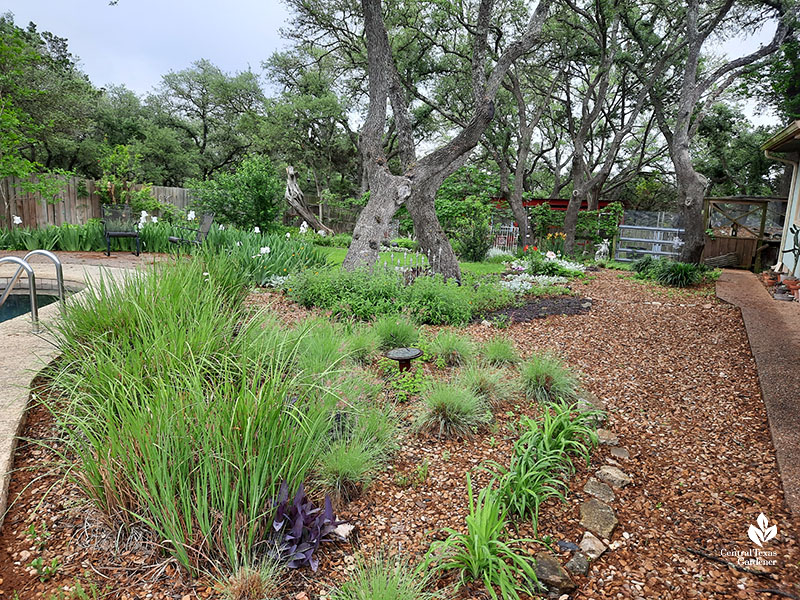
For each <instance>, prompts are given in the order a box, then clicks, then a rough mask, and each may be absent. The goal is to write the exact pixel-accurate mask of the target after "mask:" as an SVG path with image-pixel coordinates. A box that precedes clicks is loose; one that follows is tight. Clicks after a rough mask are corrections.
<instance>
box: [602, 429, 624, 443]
mask: <svg viewBox="0 0 800 600" xmlns="http://www.w3.org/2000/svg"><path fill="white" fill-rule="evenodd" d="M597 439H598V440H600V443H601V444H608V445H609V446H616V445H617V444H619V438H618V437H617V434H616V433H614V432H613V431H609V430H608V429H598V430H597Z"/></svg>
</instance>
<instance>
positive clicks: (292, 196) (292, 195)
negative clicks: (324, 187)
mask: <svg viewBox="0 0 800 600" xmlns="http://www.w3.org/2000/svg"><path fill="white" fill-rule="evenodd" d="M284 197H285V198H286V202H288V203H289V206H291V207H292V208H293V209H295V210H296V211H297V214H299V215H300V216H301V217H303V219H305V221H306V223H308V224H309V226H311V227H313V228H314V231H324V232H325V233H326V234H327V235H333V233H334V232H333V229H331V228H330V227H328V226H327V225H323V224H322V222H321V221H320V220H319V219H317V217H316V215H315V214H314V213H313V212H311V210H310V209H309V208H308V206H306V201H305V196H304V195H303V190H301V189H300V186H299V185H298V184H297V173H295V170H294V167H291V166H290V167H286V193H285V194H284Z"/></svg>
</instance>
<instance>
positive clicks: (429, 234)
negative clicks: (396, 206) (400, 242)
mask: <svg viewBox="0 0 800 600" xmlns="http://www.w3.org/2000/svg"><path fill="white" fill-rule="evenodd" d="M431 188H432V186H431V187H428V188H427V189H425V190H420V192H419V193H416V194H414V195H413V196H412V197H411V198H409V199H408V200H407V201H406V208H407V209H408V212H409V214H410V215H411V219H412V220H413V221H414V233H415V234H416V236H417V241H418V242H419V245H420V247H421V249H422V251H423V252H424V253H425V254H426V255H427V256H428V257H429V260H430V263H431V269H432V270H433V271H434V272H435V273H441V274H442V275H443V276H444V278H445V279H455V280H456V281H459V282H460V281H461V267H459V265H458V258H457V257H456V254H455V252H453V246H452V245H451V244H450V240H448V239H447V235H445V232H444V229H443V228H442V225H441V223H439V217H437V216H436V206H435V203H434V198H435V195H436V189H431ZM437 188H438V186H437Z"/></svg>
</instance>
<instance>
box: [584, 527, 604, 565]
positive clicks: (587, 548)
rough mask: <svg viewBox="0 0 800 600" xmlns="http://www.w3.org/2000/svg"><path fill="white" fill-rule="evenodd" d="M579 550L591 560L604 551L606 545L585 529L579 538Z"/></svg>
mask: <svg viewBox="0 0 800 600" xmlns="http://www.w3.org/2000/svg"><path fill="white" fill-rule="evenodd" d="M579 546H580V549H581V552H583V554H585V555H586V556H588V557H589V559H591V560H597V559H598V558H600V556H602V554H603V552H605V551H606V549H607V548H606V545H605V544H604V543H603V542H601V541H600V540H598V539H597V537H595V536H594V535H593V534H592V533H591V532H589V531H587V532H586V533H584V534H583V538H581V543H580V544H579Z"/></svg>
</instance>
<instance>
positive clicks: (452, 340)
mask: <svg viewBox="0 0 800 600" xmlns="http://www.w3.org/2000/svg"><path fill="white" fill-rule="evenodd" d="M428 351H429V352H430V353H431V354H433V355H434V356H435V357H436V358H437V362H438V361H441V363H443V364H444V365H447V366H448V367H456V366H458V365H461V364H463V363H465V362H467V361H468V360H470V359H471V358H472V357H473V355H474V354H475V348H474V346H473V344H472V342H471V341H470V340H469V338H467V337H464V336H461V335H458V334H457V333H456V332H454V331H447V330H442V331H440V332H439V333H437V334H436V337H435V338H433V340H431V342H430V344H429V345H428Z"/></svg>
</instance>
